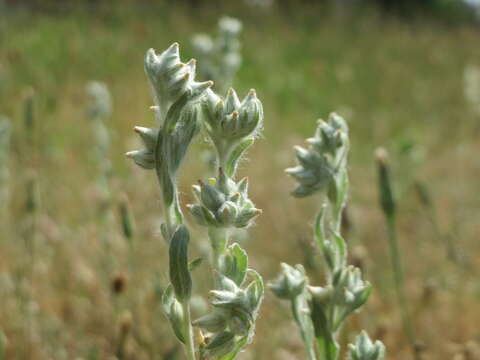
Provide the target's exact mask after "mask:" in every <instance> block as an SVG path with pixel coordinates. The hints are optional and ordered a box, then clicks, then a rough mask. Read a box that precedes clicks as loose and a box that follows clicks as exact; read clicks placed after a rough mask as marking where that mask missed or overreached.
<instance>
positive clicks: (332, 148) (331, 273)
mask: <svg viewBox="0 0 480 360" xmlns="http://www.w3.org/2000/svg"><path fill="white" fill-rule="evenodd" d="M307 143H308V144H309V145H308V147H307V148H303V147H298V146H297V147H295V151H296V156H297V161H298V165H297V166H296V167H293V168H289V169H287V170H286V172H287V174H289V175H291V176H292V177H293V178H294V179H295V180H296V181H297V182H298V185H297V187H296V188H295V190H294V191H293V193H292V194H293V195H294V196H296V197H305V196H310V195H313V194H316V193H319V194H320V195H321V196H322V198H323V205H322V207H321V209H320V212H319V214H318V216H317V218H316V221H315V225H314V238H315V242H316V244H317V246H318V248H319V250H320V252H321V253H322V255H323V258H324V264H325V267H326V270H327V271H326V283H325V284H324V285H323V286H313V285H311V284H310V281H309V278H308V276H307V274H306V272H305V270H304V268H303V266H302V265H296V266H295V267H292V266H290V265H287V264H282V271H281V273H280V275H279V276H278V278H277V279H276V280H275V281H273V282H271V283H270V284H269V286H270V289H271V290H272V291H273V293H274V294H275V295H276V296H277V297H279V298H280V299H284V300H288V301H289V302H290V304H291V308H292V313H293V317H294V319H295V321H296V323H297V325H298V326H299V328H300V333H301V336H302V339H303V341H304V343H305V346H306V351H307V355H308V358H309V359H310V360H312V359H317V357H319V358H320V359H322V360H336V359H338V357H339V352H340V349H339V344H338V337H339V333H340V331H341V329H342V326H343V324H344V323H345V321H346V319H347V318H348V316H349V315H351V314H352V313H353V312H355V311H357V310H358V309H359V308H360V307H361V306H362V305H363V304H364V303H365V302H366V301H367V299H368V297H369V295H370V292H371V286H370V284H369V283H368V282H367V281H365V280H363V279H362V274H361V271H360V269H358V268H356V267H354V266H351V265H348V264H347V253H348V249H347V245H346V242H345V240H344V239H343V237H342V236H341V234H340V230H341V223H342V211H343V209H344V207H345V204H346V199H347V195H348V172H347V155H348V150H349V137H348V126H347V124H346V122H345V121H344V120H343V118H342V117H340V116H339V115H337V114H334V113H333V114H330V116H329V118H328V121H323V120H319V122H318V127H317V130H316V132H315V136H314V137H312V138H309V139H307ZM355 359H356V358H355ZM360 359H364V358H362V357H360ZM365 359H369V358H365Z"/></svg>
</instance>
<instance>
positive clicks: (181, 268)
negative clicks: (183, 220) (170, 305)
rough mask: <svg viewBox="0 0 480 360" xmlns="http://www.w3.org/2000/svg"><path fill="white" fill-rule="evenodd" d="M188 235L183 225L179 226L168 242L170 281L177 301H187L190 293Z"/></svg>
mask: <svg viewBox="0 0 480 360" xmlns="http://www.w3.org/2000/svg"><path fill="white" fill-rule="evenodd" d="M189 241H190V235H189V233H188V230H187V228H186V227H185V225H180V226H179V227H178V228H177V230H176V231H175V234H173V237H172V240H171V242H170V249H169V256H170V281H171V282H172V285H173V289H174V290H175V295H176V297H177V299H178V300H179V301H185V300H188V299H189V298H190V296H191V293H192V278H191V276H190V271H189V269H188V242H189Z"/></svg>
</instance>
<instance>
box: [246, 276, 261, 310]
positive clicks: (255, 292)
mask: <svg viewBox="0 0 480 360" xmlns="http://www.w3.org/2000/svg"><path fill="white" fill-rule="evenodd" d="M248 274H249V275H250V276H251V277H252V278H253V281H252V282H251V283H250V285H248V287H247V289H246V291H247V297H248V300H249V302H250V307H251V309H252V310H253V311H254V312H256V310H257V309H258V307H259V306H260V303H261V302H262V300H263V294H264V292H265V286H264V284H263V279H262V277H261V276H260V274H259V273H257V272H256V271H255V270H253V269H248Z"/></svg>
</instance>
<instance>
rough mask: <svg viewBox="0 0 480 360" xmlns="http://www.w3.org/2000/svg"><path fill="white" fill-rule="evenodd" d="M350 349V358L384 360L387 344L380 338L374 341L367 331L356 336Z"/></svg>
mask: <svg viewBox="0 0 480 360" xmlns="http://www.w3.org/2000/svg"><path fill="white" fill-rule="evenodd" d="M349 349H350V352H349V360H383V358H384V357H385V345H383V343H382V342H381V341H378V340H377V341H375V343H373V342H372V340H370V338H369V337H368V334H367V333H366V332H365V331H362V332H361V333H360V335H358V336H357V337H356V339H355V343H354V344H350V345H349Z"/></svg>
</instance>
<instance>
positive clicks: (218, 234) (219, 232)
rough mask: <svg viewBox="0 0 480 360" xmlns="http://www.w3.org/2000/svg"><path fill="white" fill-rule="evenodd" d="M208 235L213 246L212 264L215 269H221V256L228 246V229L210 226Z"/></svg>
mask: <svg viewBox="0 0 480 360" xmlns="http://www.w3.org/2000/svg"><path fill="white" fill-rule="evenodd" d="M208 237H209V238H210V245H211V247H212V264H213V269H214V270H219V269H220V257H221V256H222V254H223V253H224V252H225V250H226V249H227V246H228V230H227V229H224V228H215V227H209V228H208Z"/></svg>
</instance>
